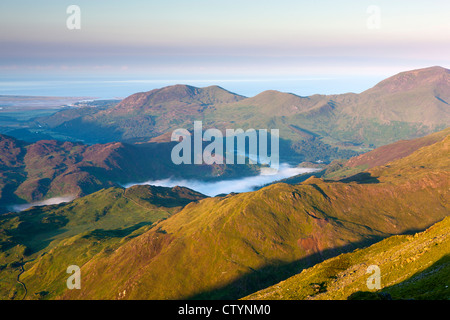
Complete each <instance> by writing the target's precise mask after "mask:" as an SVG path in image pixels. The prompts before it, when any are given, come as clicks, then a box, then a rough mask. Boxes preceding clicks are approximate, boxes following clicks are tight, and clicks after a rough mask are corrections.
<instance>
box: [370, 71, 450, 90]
mask: <svg viewBox="0 0 450 320" xmlns="http://www.w3.org/2000/svg"><path fill="white" fill-rule="evenodd" d="M432 85H433V86H436V85H437V86H441V85H446V86H449V85H450V70H449V69H446V68H443V67H440V66H434V67H429V68H423V69H416V70H411V71H405V72H400V73H398V74H396V75H394V76H392V77H389V78H387V79H385V80H383V81H381V82H379V83H378V84H377V85H375V87H373V88H372V89H369V90H367V91H369V92H379V91H383V92H391V93H394V92H400V91H411V90H414V89H416V88H418V87H429V86H432Z"/></svg>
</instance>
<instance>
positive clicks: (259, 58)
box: [0, 0, 450, 93]
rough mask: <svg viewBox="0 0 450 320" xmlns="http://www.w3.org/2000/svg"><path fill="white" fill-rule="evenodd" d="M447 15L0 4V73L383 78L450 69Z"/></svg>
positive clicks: (295, 7) (426, 9)
mask: <svg viewBox="0 0 450 320" xmlns="http://www.w3.org/2000/svg"><path fill="white" fill-rule="evenodd" d="M70 5H77V6H78V7H79V8H80V19H79V21H80V28H79V29H69V28H68V27H67V20H68V19H70V18H71V17H72V14H71V13H67V8H68V7H69V6H70ZM449 12H450V1H448V0H430V1H419V0H397V1H384V0H383V1H381V0H378V1H377V0H370V1H366V0H358V1H355V0H354V1H348V0H340V1H335V0H318V1H301V0H297V1H293V0H276V1H275V0H272V1H268V0H259V1H257V0H239V1H236V0H227V1H224V0H222V1H218V0H191V1H181V0H165V1H148V0H147V1H143V0H128V1H117V0H95V1H92V0H70V1H66V0H58V1H51V0H40V1H31V0H2V1H1V2H0V78H1V79H3V80H5V79H16V78H33V77H34V78H39V79H41V78H45V79H48V78H58V77H59V78H64V79H91V78H104V79H111V80H121V79H126V80H134V79H141V80H142V79H144V80H155V79H158V80H161V79H163V80H171V79H191V80H196V81H199V80H201V81H203V80H205V81H204V82H205V83H207V82H208V81H209V80H233V81H238V80H239V81H252V80H256V81H266V80H273V79H275V80H276V79H278V80H280V79H284V80H291V81H292V80H299V81H301V80H305V79H306V80H308V79H309V80H312V81H313V80H315V79H316V80H317V79H318V80H320V79H337V80H340V79H346V78H353V79H359V78H364V77H365V78H366V79H377V80H381V79H383V78H386V77H387V76H390V75H393V74H395V73H398V72H401V71H406V70H411V69H417V68H422V67H428V66H434V65H440V66H443V67H447V68H448V67H450V54H449V53H450V41H449V40H448V39H450V19H449V18H448V13H449ZM71 21H72V20H71ZM340 90H341V89H340ZM342 90H344V91H345V88H342ZM318 93H320V92H318Z"/></svg>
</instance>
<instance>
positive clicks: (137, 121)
mask: <svg viewBox="0 0 450 320" xmlns="http://www.w3.org/2000/svg"><path fill="white" fill-rule="evenodd" d="M449 103H450V70H448V69H445V68H442V67H430V68H425V69H418V70H413V71H407V72H403V73H400V74H397V75H395V76H392V77H390V78H388V79H386V80H384V81H381V82H380V83H378V84H377V85H375V86H374V87H373V88H371V89H368V90H366V91H364V92H362V93H360V94H354V93H346V94H337V95H319V94H316V95H312V96H307V97H302V96H298V95H295V94H291V93H283V92H279V91H274V90H269V91H264V92H262V93H260V94H258V95H256V96H254V97H250V98H247V97H244V96H241V95H238V94H235V93H232V92H229V91H227V90H225V89H223V88H221V87H218V86H211V87H206V88H196V87H192V86H188V85H175V86H169V87H165V88H162V89H155V90H151V91H148V92H141V93H136V94H133V95H131V96H129V97H127V98H125V99H124V100H122V101H121V102H120V103H119V104H117V105H115V106H112V107H110V108H107V109H106V110H105V109H100V110H95V109H93V108H79V109H76V110H64V111H60V112H57V113H56V114H54V115H52V116H49V117H40V118H37V119H35V120H34V122H32V125H35V126H36V127H37V126H41V127H45V128H47V129H49V130H51V131H54V132H58V133H60V134H65V135H68V136H73V137H76V138H79V139H82V140H84V141H86V142H88V143H92V142H102V143H104V142H112V141H148V140H149V139H151V138H156V137H158V136H163V137H165V139H166V140H165V141H168V139H169V137H170V136H168V135H167V134H168V133H171V132H172V131H173V130H175V129H177V128H186V129H191V128H192V125H193V121H194V120H202V121H203V123H204V126H205V129H206V128H218V129H221V130H225V129H226V128H232V129H237V128H243V129H248V128H254V129H259V128H265V129H275V128H276V129H279V130H280V137H281V139H283V141H285V142H286V145H287V148H285V149H289V150H290V151H291V152H290V153H288V152H286V155H285V156H286V157H289V156H292V155H295V156H296V157H297V158H300V159H301V158H302V157H303V158H304V157H306V156H307V154H308V152H307V151H310V150H302V148H301V146H302V145H303V144H311V145H313V146H314V148H316V147H322V148H323V147H324V146H323V145H325V146H328V147H329V150H332V148H334V147H338V148H339V150H342V151H349V150H352V151H355V150H359V148H361V147H378V146H381V145H385V144H388V143H392V142H395V141H398V140H401V139H411V138H415V137H420V136H424V135H426V134H429V133H432V132H435V131H438V130H442V129H444V128H445V127H447V125H448V123H449V122H450V112H449ZM164 135H165V136H164ZM352 155H354V154H351V155H349V156H352ZM335 158H339V156H338V155H335V154H332V159H335ZM303 160H304V159H303ZM315 160H317V159H315Z"/></svg>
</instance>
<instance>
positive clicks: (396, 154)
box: [323, 128, 450, 180]
mask: <svg viewBox="0 0 450 320" xmlns="http://www.w3.org/2000/svg"><path fill="white" fill-rule="evenodd" d="M449 133H450V128H447V129H444V130H442V131H439V132H436V133H433V134H430V135H427V136H425V137H422V138H417V139H412V140H400V141H397V142H394V143H391V144H388V145H385V146H382V147H379V148H377V149H375V150H373V151H370V152H366V153H363V154H361V155H359V156H356V157H353V158H350V159H349V160H340V161H334V162H333V163H331V164H329V165H328V166H327V167H326V170H325V172H324V174H323V177H324V178H325V179H333V180H339V179H343V178H347V177H350V176H354V175H355V174H357V173H360V172H362V171H364V170H367V169H372V168H373V167H376V166H382V165H387V164H388V163H389V162H391V161H394V160H397V159H400V158H404V157H406V156H408V155H410V154H412V153H413V152H415V151H417V150H419V149H420V148H423V147H426V146H429V145H431V144H434V143H436V142H439V141H442V140H443V139H445V138H446V137H447V135H448V134H449Z"/></svg>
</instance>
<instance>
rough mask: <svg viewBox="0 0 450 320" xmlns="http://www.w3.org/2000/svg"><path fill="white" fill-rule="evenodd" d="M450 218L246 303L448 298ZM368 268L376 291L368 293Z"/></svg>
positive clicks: (283, 284) (320, 267) (316, 268)
mask: <svg viewBox="0 0 450 320" xmlns="http://www.w3.org/2000/svg"><path fill="white" fill-rule="evenodd" d="M449 248H450V217H447V218H445V219H444V220H443V221H441V222H438V223H436V224H435V225H433V226H432V227H430V228H429V229H427V230H426V231H423V232H420V233H416V234H415V235H402V236H393V237H390V238H388V239H385V240H383V241H380V242H378V243H376V244H374V245H372V246H370V247H368V248H365V249H359V250H356V251H354V252H351V253H347V254H342V255H339V256H337V257H335V258H331V259H329V260H326V261H324V262H322V263H320V264H317V265H315V266H314V267H312V268H309V269H306V270H303V271H302V272H301V273H300V274H298V275H296V276H293V277H291V278H289V279H287V280H285V281H283V282H280V283H278V284H276V285H274V286H272V287H269V288H267V289H264V290H261V291H259V292H256V293H254V294H251V295H249V296H247V297H246V298H245V299H251V300H254V299H267V300H274V299H283V300H285V299H300V300H303V299H327V300H328V299H332V300H336V299H339V300H342V299H385V298H391V299H447V300H448V299H450V288H449V286H450V282H449V279H450V249H449ZM369 265H377V266H378V267H379V268H380V272H381V290H376V289H372V290H369V289H368V287H367V284H366V281H367V279H368V277H369V276H370V274H366V271H367V267H368V266H369Z"/></svg>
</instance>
